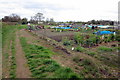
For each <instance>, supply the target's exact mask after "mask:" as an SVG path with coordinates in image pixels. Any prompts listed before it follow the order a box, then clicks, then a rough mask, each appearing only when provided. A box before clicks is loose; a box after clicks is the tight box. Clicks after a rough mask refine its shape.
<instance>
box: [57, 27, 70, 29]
mask: <svg viewBox="0 0 120 80" xmlns="http://www.w3.org/2000/svg"><path fill="white" fill-rule="evenodd" d="M55 28H57V29H72V28H71V27H55Z"/></svg>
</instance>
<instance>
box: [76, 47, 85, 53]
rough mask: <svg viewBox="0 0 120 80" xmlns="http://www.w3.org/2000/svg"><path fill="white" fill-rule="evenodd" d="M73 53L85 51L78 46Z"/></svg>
mask: <svg viewBox="0 0 120 80" xmlns="http://www.w3.org/2000/svg"><path fill="white" fill-rule="evenodd" d="M75 51H77V52H85V51H86V49H85V48H83V47H81V46H78V47H76V48H75Z"/></svg>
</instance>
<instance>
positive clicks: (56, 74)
mask: <svg viewBox="0 0 120 80" xmlns="http://www.w3.org/2000/svg"><path fill="white" fill-rule="evenodd" d="M20 41H21V44H22V47H23V50H24V52H25V56H26V58H27V59H28V65H29V68H30V71H31V72H32V75H31V76H32V77H34V78H73V77H76V78H78V77H79V76H78V75H77V74H75V73H74V72H73V71H72V70H71V69H70V68H66V67H62V66H60V64H58V63H57V62H56V61H54V60H52V59H51V58H50V57H51V56H52V55H54V54H56V53H54V52H52V51H51V50H49V49H46V48H44V47H42V46H38V45H32V44H27V42H26V39H25V38H23V37H21V38H20Z"/></svg>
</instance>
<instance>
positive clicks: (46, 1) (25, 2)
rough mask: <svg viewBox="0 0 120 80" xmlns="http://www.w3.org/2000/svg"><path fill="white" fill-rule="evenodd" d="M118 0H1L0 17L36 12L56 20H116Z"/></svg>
mask: <svg viewBox="0 0 120 80" xmlns="http://www.w3.org/2000/svg"><path fill="white" fill-rule="evenodd" d="M118 1H119V0H1V1H0V11H1V12H0V18H2V17H4V16H6V15H10V14H11V13H16V14H18V15H20V16H21V17H27V18H29V19H30V17H31V16H34V14H36V13H37V12H42V13H44V16H45V17H48V18H51V17H52V18H54V19H55V20H56V21H88V20H92V19H95V20H100V19H105V20H117V18H118V16H117V15H118V11H117V10H118Z"/></svg>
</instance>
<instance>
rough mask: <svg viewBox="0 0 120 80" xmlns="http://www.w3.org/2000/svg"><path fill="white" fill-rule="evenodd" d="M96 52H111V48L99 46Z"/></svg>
mask: <svg viewBox="0 0 120 80" xmlns="http://www.w3.org/2000/svg"><path fill="white" fill-rule="evenodd" d="M98 50H99V51H103V52H110V51H113V49H112V48H108V47H106V46H100V47H98Z"/></svg>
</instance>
